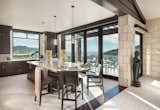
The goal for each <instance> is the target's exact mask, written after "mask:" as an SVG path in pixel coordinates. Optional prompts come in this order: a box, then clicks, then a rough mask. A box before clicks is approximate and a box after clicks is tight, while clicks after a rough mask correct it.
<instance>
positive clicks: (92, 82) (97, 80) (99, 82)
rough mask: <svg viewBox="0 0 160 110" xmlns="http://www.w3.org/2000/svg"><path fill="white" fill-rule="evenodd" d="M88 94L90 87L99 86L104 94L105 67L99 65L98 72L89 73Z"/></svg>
mask: <svg viewBox="0 0 160 110" xmlns="http://www.w3.org/2000/svg"><path fill="white" fill-rule="evenodd" d="M86 76H87V94H88V93H89V87H95V86H99V87H101V88H102V91H103V94H104V86H103V66H102V65H101V64H98V67H96V71H89V72H87V75H86Z"/></svg>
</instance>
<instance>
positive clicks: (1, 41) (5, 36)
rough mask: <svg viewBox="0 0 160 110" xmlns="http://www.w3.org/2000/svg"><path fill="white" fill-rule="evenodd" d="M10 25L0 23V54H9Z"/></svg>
mask: <svg viewBox="0 0 160 110" xmlns="http://www.w3.org/2000/svg"><path fill="white" fill-rule="evenodd" d="M11 29H12V27H11V26H3V25H0V54H10V31H11Z"/></svg>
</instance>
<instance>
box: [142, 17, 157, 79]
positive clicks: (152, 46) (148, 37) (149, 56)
mask: <svg viewBox="0 0 160 110" xmlns="http://www.w3.org/2000/svg"><path fill="white" fill-rule="evenodd" d="M146 26H147V29H148V33H145V34H144V37H143V73H144V75H147V76H151V77H160V18H157V19H152V20H148V21H147V24H146Z"/></svg>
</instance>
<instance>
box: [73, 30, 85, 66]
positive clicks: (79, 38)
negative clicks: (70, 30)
mask: <svg viewBox="0 0 160 110" xmlns="http://www.w3.org/2000/svg"><path fill="white" fill-rule="evenodd" d="M83 40H84V39H83V33H77V34H75V61H76V62H79V63H83V62H84V60H83V55H84V52H83V49H84V45H83V43H84V41H83Z"/></svg>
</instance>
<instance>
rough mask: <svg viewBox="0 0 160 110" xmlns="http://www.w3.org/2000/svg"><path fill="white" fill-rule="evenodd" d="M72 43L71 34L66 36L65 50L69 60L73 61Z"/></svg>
mask: <svg viewBox="0 0 160 110" xmlns="http://www.w3.org/2000/svg"><path fill="white" fill-rule="evenodd" d="M71 47H72V44H71V35H66V36H65V51H66V54H67V61H68V62H71V54H72V48H71Z"/></svg>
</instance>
